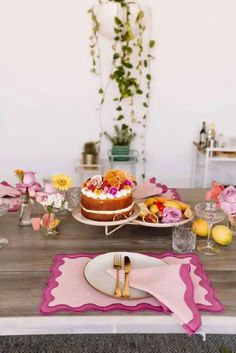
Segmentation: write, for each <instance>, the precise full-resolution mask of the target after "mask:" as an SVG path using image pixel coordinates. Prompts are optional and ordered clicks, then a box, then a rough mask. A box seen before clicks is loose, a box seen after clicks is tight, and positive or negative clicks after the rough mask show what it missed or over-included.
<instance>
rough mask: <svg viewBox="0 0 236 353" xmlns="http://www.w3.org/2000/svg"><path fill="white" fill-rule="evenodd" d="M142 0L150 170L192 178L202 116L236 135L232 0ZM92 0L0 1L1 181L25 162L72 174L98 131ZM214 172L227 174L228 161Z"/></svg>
mask: <svg viewBox="0 0 236 353" xmlns="http://www.w3.org/2000/svg"><path fill="white" fill-rule="evenodd" d="M142 2H143V3H145V4H148V5H149V6H150V7H151V9H152V14H153V35H152V37H153V38H154V39H156V42H157V46H156V49H155V56H156V60H155V62H153V66H152V71H153V78H154V79H153V84H152V89H153V94H152V102H151V110H150V116H149V121H148V128H147V152H148V153H147V172H148V173H147V174H148V175H149V176H153V175H156V176H157V177H158V179H159V180H160V181H162V182H165V183H168V184H169V185H175V186H189V185H190V180H191V163H192V152H193V151H192V140H193V139H194V138H195V137H196V136H197V134H198V131H199V129H200V127H201V122H202V121H203V120H205V121H207V122H212V121H214V122H215V123H216V128H217V131H219V132H222V133H224V134H226V135H236V48H235V34H236V22H235V12H236V2H235V0H224V1H223V0H198V1H196V0H178V1H176V0H143V1H142ZM93 3H94V1H91V0H86V1H85V0H70V1H68V0H7V1H6V0H0V131H1V133H0V179H6V180H8V181H11V182H13V181H14V176H13V171H14V169H16V168H23V169H33V170H35V171H37V172H38V175H39V176H40V177H43V176H44V175H48V174H51V173H56V172H65V173H68V174H70V175H71V176H73V177H74V179H75V181H76V177H75V174H74V164H75V160H76V159H77V158H78V157H79V156H80V152H81V149H82V145H83V143H84V142H85V141H87V140H96V139H98V134H99V124H98V119H97V112H96V110H95V109H96V107H97V103H98V95H97V88H98V85H97V81H96V79H95V78H94V77H93V76H92V74H90V71H89V70H90V57H89V53H88V37H89V35H90V18H89V16H88V15H87V9H88V8H89V7H90V6H91V5H92V4H93ZM107 146H108V145H106V146H105V147H106V148H107ZM221 169H222V168H221ZM219 172H220V173H221V178H223V176H225V178H226V179H227V180H225V182H228V183H230V182H232V180H233V172H234V171H233V169H232V170H227V171H222V170H219Z"/></svg>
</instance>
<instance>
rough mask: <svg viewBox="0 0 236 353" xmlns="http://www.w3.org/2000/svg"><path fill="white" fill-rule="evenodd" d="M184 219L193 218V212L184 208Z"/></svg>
mask: <svg viewBox="0 0 236 353" xmlns="http://www.w3.org/2000/svg"><path fill="white" fill-rule="evenodd" d="M184 217H186V218H188V219H190V218H193V217H194V212H193V210H192V209H191V208H189V207H188V208H186V210H185V211H184Z"/></svg>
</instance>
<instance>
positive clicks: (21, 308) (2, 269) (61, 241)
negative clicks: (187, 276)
mask: <svg viewBox="0 0 236 353" xmlns="http://www.w3.org/2000/svg"><path fill="white" fill-rule="evenodd" d="M179 192H180V194H181V198H182V200H184V201H186V202H191V203H192V204H194V203H197V202H200V201H202V200H203V199H204V190H203V189H181V190H179ZM59 230H60V233H59V234H58V235H57V236H56V237H55V238H47V237H46V236H44V235H42V234H41V233H39V232H33V230H32V228H31V227H29V226H25V227H23V226H19V225H18V223H17V215H16V214H14V213H8V214H6V215H5V216H3V217H1V218H0V236H4V237H6V238H8V239H9V241H10V243H9V245H8V247H6V248H3V249H0V320H1V319H4V318H8V319H9V320H10V319H14V318H17V317H18V318H19V317H42V316H40V315H39V311H38V307H39V304H40V301H41V293H42V289H43V288H44V286H45V283H46V280H47V278H48V276H49V269H50V266H51V264H52V259H53V256H54V255H56V254H60V253H68V254H69V253H79V252H91V253H94V252H110V251H134V252H150V251H151V252H157V253H161V252H163V251H169V250H171V229H169V228H168V229H156V228H151V227H150V228H149V227H142V226H133V225H126V226H124V227H123V228H121V229H120V230H118V231H117V232H115V233H114V235H112V236H109V237H107V236H105V234H104V228H103V227H93V226H88V225H84V224H81V223H78V222H77V221H75V220H74V219H73V217H72V215H71V214H70V213H68V214H65V215H63V219H62V222H61V225H60V228H59ZM199 255H200V258H201V261H202V262H203V264H204V268H205V270H206V272H207V273H208V275H209V278H210V281H211V282H212V285H213V286H214V288H215V289H216V291H217V297H218V298H219V299H220V300H221V301H222V303H223V305H224V306H225V313H224V316H227V317H234V318H236V299H235V298H236V242H235V240H234V241H233V242H232V243H231V244H230V246H225V247H221V253H220V254H219V255H216V256H206V255H202V254H199ZM117 314H118V315H122V314H119V313H116V315H117ZM59 315H60V314H59ZM61 315H63V314H61ZM64 315H65V314H64ZM66 315H67V316H70V315H69V314H66ZM73 315H74V314H73ZM86 315H98V316H99V315H100V316H102V315H104V314H99V313H85V314H83V315H82V316H86ZM145 315H153V313H146V314H145ZM204 315H208V314H204ZM209 315H210V314H209ZM217 317H218V315H217ZM3 322H5V324H4V325H5V326H4V327H6V322H7V321H6V320H5V321H3ZM9 322H10V321H9ZM2 327H3V325H2ZM2 332H5V331H4V330H3V331H2ZM2 332H1V322H0V334H1V333H2ZM7 332H8V331H7Z"/></svg>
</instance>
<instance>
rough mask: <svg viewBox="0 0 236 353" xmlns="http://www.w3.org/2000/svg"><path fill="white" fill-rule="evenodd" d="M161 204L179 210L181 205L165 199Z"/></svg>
mask: <svg viewBox="0 0 236 353" xmlns="http://www.w3.org/2000/svg"><path fill="white" fill-rule="evenodd" d="M163 205H164V206H165V207H168V208H176V209H177V210H181V206H180V205H179V204H178V202H177V201H174V200H169V201H165V202H164V204H163Z"/></svg>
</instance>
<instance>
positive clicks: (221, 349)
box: [220, 346, 232, 353]
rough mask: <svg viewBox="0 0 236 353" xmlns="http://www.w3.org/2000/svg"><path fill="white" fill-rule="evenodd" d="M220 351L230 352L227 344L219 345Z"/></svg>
mask: <svg viewBox="0 0 236 353" xmlns="http://www.w3.org/2000/svg"><path fill="white" fill-rule="evenodd" d="M220 353H232V351H231V349H229V347H227V346H221V347H220Z"/></svg>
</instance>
